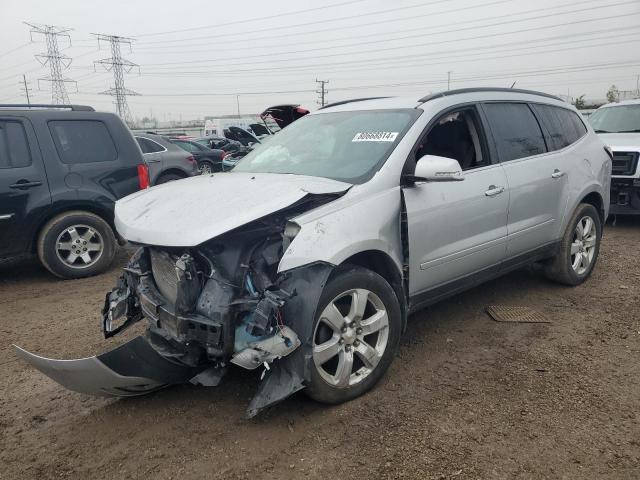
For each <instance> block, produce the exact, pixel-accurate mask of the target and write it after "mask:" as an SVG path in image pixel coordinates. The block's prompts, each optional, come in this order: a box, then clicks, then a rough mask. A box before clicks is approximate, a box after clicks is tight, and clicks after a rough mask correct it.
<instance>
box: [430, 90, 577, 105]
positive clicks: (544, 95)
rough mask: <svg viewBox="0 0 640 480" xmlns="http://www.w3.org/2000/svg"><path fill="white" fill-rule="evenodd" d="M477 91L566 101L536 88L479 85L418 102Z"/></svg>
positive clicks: (432, 95)
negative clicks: (522, 94)
mask: <svg viewBox="0 0 640 480" xmlns="http://www.w3.org/2000/svg"><path fill="white" fill-rule="evenodd" d="M476 92H513V93H526V94H529V95H537V96H539V97H547V98H553V99H554V100H560V101H561V102H562V101H564V100H562V99H561V98H560V97H556V96H555V95H550V94H548V93H543V92H536V91H534V90H522V89H519V88H504V87H477V88H458V89H456V90H446V91H444V92H438V93H432V94H430V95H427V96H425V97H422V98H421V99H420V100H418V102H420V103H425V102H428V101H429V100H433V99H436V98H442V97H449V96H451V95H458V94H461V93H476Z"/></svg>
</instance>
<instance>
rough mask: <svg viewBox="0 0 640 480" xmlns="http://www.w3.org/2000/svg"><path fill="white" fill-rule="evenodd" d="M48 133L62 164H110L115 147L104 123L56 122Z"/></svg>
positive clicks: (84, 121)
mask: <svg viewBox="0 0 640 480" xmlns="http://www.w3.org/2000/svg"><path fill="white" fill-rule="evenodd" d="M49 131H50V132H51V136H52V137H53V142H54V143H55V145H56V150H58V155H60V160H62V162H63V163H68V164H78V163H98V162H111V161H113V160H116V159H117V158H118V152H117V150H116V146H115V144H114V143H113V139H112V138H111V135H110V134H109V130H107V127H106V125H105V124H104V123H102V122H100V121H96V120H56V121H52V122H49Z"/></svg>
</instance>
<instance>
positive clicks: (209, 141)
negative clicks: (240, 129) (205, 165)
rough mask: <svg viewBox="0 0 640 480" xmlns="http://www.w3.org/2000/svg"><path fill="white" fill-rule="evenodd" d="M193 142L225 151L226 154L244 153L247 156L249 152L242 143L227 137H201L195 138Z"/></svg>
mask: <svg viewBox="0 0 640 480" xmlns="http://www.w3.org/2000/svg"><path fill="white" fill-rule="evenodd" d="M193 141H194V142H196V143H199V144H200V145H204V146H205V147H209V148H211V149H213V150H223V151H224V152H226V153H238V152H241V151H242V152H244V153H245V154H246V153H247V152H248V150H247V149H246V148H244V146H243V145H242V144H241V143H240V142H237V141H235V140H229V139H228V138H225V137H215V136H209V137H200V138H195V139H194V140H193Z"/></svg>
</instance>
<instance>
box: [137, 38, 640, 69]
mask: <svg viewBox="0 0 640 480" xmlns="http://www.w3.org/2000/svg"><path fill="white" fill-rule="evenodd" d="M627 30H631V31H632V33H631V34H621V33H620V32H622V31H627ZM602 33H611V29H610V28H606V29H601V30H594V31H591V32H585V33H578V34H569V35H555V36H551V37H546V38H542V39H539V40H537V41H539V42H550V41H552V40H560V42H558V43H549V44H547V45H531V43H532V41H531V40H522V41H517V42H510V45H511V46H514V45H524V46H522V47H518V48H515V49H514V48H507V49H505V48H504V42H501V43H494V44H491V45H486V46H483V47H476V48H457V49H450V50H441V51H439V52H432V53H424V54H415V53H413V54H409V55H395V56H392V57H382V58H378V59H362V60H353V59H349V60H347V61H340V62H335V61H334V62H331V63H314V64H302V65H300V64H299V65H288V66H282V67H268V68H267V67H265V68H259V67H255V66H254V67H253V68H250V69H234V70H228V69H226V68H225V70H224V71H220V70H200V71H185V70H177V71H176V70H175V69H171V70H169V69H167V70H164V71H162V70H158V71H154V70H152V71H148V72H146V73H145V74H144V75H148V76H158V77H162V76H167V75H171V76H198V75H201V76H202V75H210V74H216V75H231V74H245V73H248V72H252V73H266V72H269V71H277V72H279V73H282V72H284V71H287V70H294V71H296V72H301V71H307V70H308V71H314V70H317V69H318V68H323V69H331V70H332V71H339V70H340V68H341V67H344V68H343V70H345V71H348V72H353V71H358V70H361V71H362V70H367V69H371V68H370V67H372V66H393V65H395V64H398V66H400V67H405V66H430V65H438V64H442V63H456V62H461V61H467V60H465V58H466V57H469V56H470V57H471V60H479V59H482V60H490V59H494V58H503V56H504V55H501V56H499V57H495V56H494V57H482V56H481V55H480V54H481V53H482V52H485V51H488V50H495V49H498V50H495V53H507V54H508V53H510V52H514V51H519V50H523V49H524V50H526V49H531V48H547V47H552V46H555V45H563V46H564V45H567V44H571V43H576V42H585V41H590V40H603V39H608V38H620V37H623V36H629V35H632V34H633V35H637V34H638V32H637V27H635V26H631V27H620V28H618V29H617V30H616V34H615V35H611V36H608V37H607V36H605V37H598V38H596V39H591V38H584V39H575V40H568V41H567V40H566V39H572V38H575V37H576V36H587V37H590V36H592V35H596V34H602ZM601 45H606V44H593V45H588V47H598V46H601ZM576 48H585V47H574V48H560V49H556V50H552V51H562V50H572V49H576ZM476 51H477V53H475V52H476ZM455 53H460V55H452V54H455ZM536 53H540V52H531V53H529V55H530V54H536ZM542 53H548V51H545V52H542ZM436 54H437V55H438V56H434V55H436ZM479 55H480V56H479ZM524 55H527V54H526V53H525V54H524ZM460 57H462V59H461V60H453V59H454V58H460ZM431 58H433V59H444V60H445V61H444V62H440V63H425V60H426V59H431ZM411 60H413V61H414V62H418V63H413V64H411V63H408V62H410V61H411ZM216 66H220V67H222V66H223V65H216ZM358 66H365V67H366V68H360V69H358V68H357V67H358Z"/></svg>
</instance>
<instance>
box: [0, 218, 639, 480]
mask: <svg viewBox="0 0 640 480" xmlns="http://www.w3.org/2000/svg"><path fill="white" fill-rule="evenodd" d="M639 246H640V219H637V220H634V219H627V220H619V221H618V224H617V226H615V227H614V226H610V225H609V226H608V227H607V228H606V230H605V237H604V240H603V244H602V250H601V256H600V260H599V264H598V266H597V268H596V270H595V272H594V274H593V276H592V278H591V279H590V280H589V281H588V282H587V283H586V284H584V285H582V286H580V287H577V288H567V287H562V286H558V285H554V284H551V283H549V282H547V281H545V280H544V279H543V278H542V277H541V276H540V275H538V274H537V273H535V272H534V271H532V270H523V271H519V272H515V273H512V274H510V275H508V276H506V277H503V278H501V279H498V280H496V281H493V282H490V283H488V284H485V285H483V286H480V287H478V288H475V289H473V290H471V291H469V292H467V293H464V294H462V295H459V296H457V297H455V298H452V299H450V300H448V301H444V302H442V303H440V304H438V305H436V306H434V307H431V308H429V309H427V310H425V311H423V312H420V313H418V314H416V315H414V316H413V317H411V319H410V321H409V326H408V330H407V332H406V334H405V335H404V337H403V342H402V345H401V348H400V350H399V352H398V355H397V357H396V359H395V361H394V362H393V364H392V366H391V368H390V370H389V372H388V373H387V375H386V376H385V378H384V379H383V380H382V381H381V383H380V384H379V385H378V386H377V388H375V389H374V390H373V391H372V392H370V393H369V394H367V395H365V396H364V397H361V398H359V399H357V400H355V401H352V402H350V403H348V404H344V405H339V406H333V407H327V406H324V405H320V404H317V403H314V402H313V401H311V400H308V399H307V398H306V397H305V396H304V395H303V394H298V395H295V396H294V397H292V398H290V399H288V400H286V401H285V402H283V403H282V404H280V405H278V406H276V407H275V408H272V409H270V410H269V411H267V412H265V413H263V414H261V415H259V416H258V417H257V418H255V419H253V420H246V419H245V418H244V411H245V408H246V406H247V404H248V401H249V399H250V398H251V396H252V395H253V392H254V390H255V388H256V385H257V382H258V378H257V376H256V375H254V374H250V373H247V372H244V371H241V370H239V369H235V370H232V371H230V374H229V375H228V377H227V378H226V380H225V382H224V383H223V385H222V386H221V387H218V388H211V389H206V388H197V387H192V386H181V387H174V388H170V389H166V390H164V391H160V392H157V393H155V394H153V395H149V396H147V397H144V398H137V399H127V400H105V399H97V398H91V397H86V396H83V395H80V394H76V393H73V392H69V391H66V390H64V389H63V388H62V387H60V386H58V385H57V384H56V383H54V382H53V381H51V380H49V379H48V378H46V377H45V376H43V375H42V374H40V373H39V372H37V371H36V370H33V369H32V368H29V367H27V366H26V365H25V364H24V363H23V362H22V361H20V360H18V359H17V358H16V357H15V355H14V353H13V351H12V349H11V347H10V345H11V344H12V343H16V344H19V345H21V346H22V347H25V348H26V349H28V350H30V351H33V352H38V353H40V354H42V355H45V356H51V357H57V358H75V357H80V356H86V355H92V354H95V353H99V352H101V351H105V350H107V349H110V348H112V347H113V346H114V345H116V344H117V343H120V342H122V341H124V340H126V339H127V338H130V337H131V336H132V335H135V334H136V333H137V332H136V331H133V332H128V334H127V335H126V336H125V337H123V338H119V339H117V340H110V341H105V340H104V339H103V338H102V337H101V333H100V329H99V320H98V312H99V310H100V308H101V305H102V302H103V299H104V294H105V292H106V291H107V290H110V289H111V286H112V284H113V283H114V280H115V279H116V277H117V276H118V274H119V273H118V269H119V267H120V266H121V265H122V264H124V262H125V261H126V256H127V254H126V253H125V252H121V253H120V255H119V257H118V261H117V262H116V265H114V268H113V269H112V270H111V271H109V272H108V273H106V274H104V275H101V276H98V277H94V278H90V279H85V280H76V281H65V282H62V281H57V280H55V279H53V278H52V277H51V276H50V275H48V274H47V273H46V272H44V271H43V270H42V269H41V268H40V267H38V266H37V265H26V266H20V267H14V268H12V269H10V270H7V269H5V270H4V271H0V368H1V369H2V373H3V375H2V379H3V381H2V385H1V386H0V465H1V468H0V478H7V479H20V478H38V479H49V478H57V479H59V478H83V479H88V478H96V479H97V478H99V479H112V478H113V479H128V478H145V479H146V478H154V479H169V478H182V479H185V478H209V479H218V478H220V479H222V478H224V479H236V478H248V479H255V478H267V479H287V478H302V477H304V478H307V479H315V478H320V479H327V478H349V477H358V478H420V479H449V478H451V479H460V480H462V479H503V478H504V479H514V478H516V479H533V478H535V479H538V478H553V479H557V478H567V479H586V478H590V479H591V478H592V479H604V478H607V479H608V478H615V479H638V478H640V424H639V421H640V411H639V410H640V409H639V407H640V381H639V378H640V361H639V360H640V255H638V253H637V252H638V247H639ZM490 304H505V305H520V306H528V307H532V308H534V309H536V310H538V311H540V312H541V313H543V314H544V315H546V316H547V317H548V318H549V319H550V320H551V321H552V322H551V323H549V324H514V323H497V322H494V321H492V320H491V319H490V318H489V317H488V316H487V315H486V314H485V313H484V308H485V306H487V305H490ZM136 329H138V327H136ZM138 330H139V329H138Z"/></svg>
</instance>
